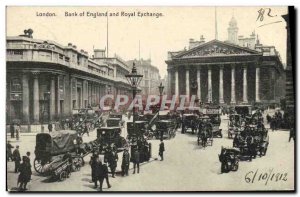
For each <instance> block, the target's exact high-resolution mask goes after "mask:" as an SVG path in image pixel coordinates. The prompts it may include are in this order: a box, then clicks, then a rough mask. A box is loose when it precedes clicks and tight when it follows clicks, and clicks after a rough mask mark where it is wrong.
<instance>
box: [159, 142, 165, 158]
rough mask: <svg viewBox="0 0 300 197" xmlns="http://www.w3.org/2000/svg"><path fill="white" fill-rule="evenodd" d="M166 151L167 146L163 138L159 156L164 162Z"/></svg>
mask: <svg viewBox="0 0 300 197" xmlns="http://www.w3.org/2000/svg"><path fill="white" fill-rule="evenodd" d="M164 151H165V144H164V141H163V138H161V140H160V144H159V153H158V154H159V156H160V158H161V159H160V160H161V161H163V160H164Z"/></svg>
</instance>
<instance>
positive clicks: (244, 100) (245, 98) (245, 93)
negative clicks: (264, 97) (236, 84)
mask: <svg viewBox="0 0 300 197" xmlns="http://www.w3.org/2000/svg"><path fill="white" fill-rule="evenodd" d="M247 90H248V85H247V66H246V65H244V67H243V103H248V91H247Z"/></svg>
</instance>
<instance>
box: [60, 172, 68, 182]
mask: <svg viewBox="0 0 300 197" xmlns="http://www.w3.org/2000/svg"><path fill="white" fill-rule="evenodd" d="M66 178H67V172H66V171H62V172H61V173H60V174H59V180H60V181H64V180H66Z"/></svg>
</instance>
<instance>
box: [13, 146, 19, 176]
mask: <svg viewBox="0 0 300 197" xmlns="http://www.w3.org/2000/svg"><path fill="white" fill-rule="evenodd" d="M13 158H14V161H15V173H17V172H19V167H20V162H21V155H20V151H19V145H17V146H16V149H15V150H14V152H13Z"/></svg>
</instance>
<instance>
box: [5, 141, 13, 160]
mask: <svg viewBox="0 0 300 197" xmlns="http://www.w3.org/2000/svg"><path fill="white" fill-rule="evenodd" d="M13 148H14V147H13V146H12V145H11V144H10V141H7V144H6V161H9V160H11V161H13V156H12V151H11V149H13Z"/></svg>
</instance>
